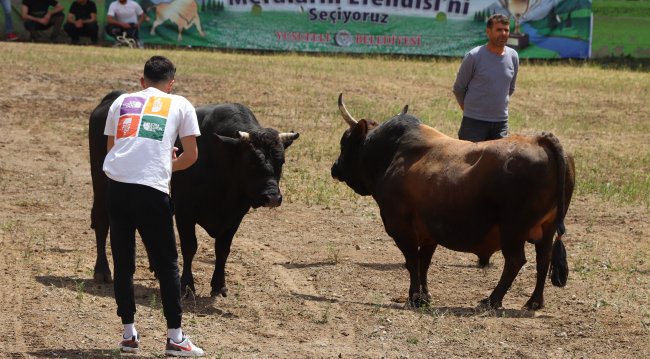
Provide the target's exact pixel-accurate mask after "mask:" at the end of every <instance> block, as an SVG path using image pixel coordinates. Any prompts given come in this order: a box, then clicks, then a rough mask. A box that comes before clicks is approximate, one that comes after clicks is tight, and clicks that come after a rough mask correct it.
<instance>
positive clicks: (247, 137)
mask: <svg viewBox="0 0 650 359" xmlns="http://www.w3.org/2000/svg"><path fill="white" fill-rule="evenodd" d="M237 134H239V139H240V140H242V141H246V142H248V141H250V140H251V135H250V133H248V132H244V131H237Z"/></svg>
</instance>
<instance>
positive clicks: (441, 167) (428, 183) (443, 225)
mask: <svg viewBox="0 0 650 359" xmlns="http://www.w3.org/2000/svg"><path fill="white" fill-rule="evenodd" d="M339 109H340V111H341V114H342V116H343V118H344V120H345V121H346V122H347V123H348V125H349V126H350V128H349V129H347V130H346V131H345V133H344V134H343V137H342V139H341V153H340V156H339V158H338V159H337V160H336V162H335V163H334V165H333V166H332V177H334V178H335V179H338V180H340V181H343V182H345V183H346V184H347V185H348V186H349V187H350V188H352V189H353V190H354V191H355V192H356V193H358V194H360V195H364V196H365V195H371V196H372V197H373V198H374V199H375V201H376V202H377V204H378V206H379V210H380V213H381V218H382V221H383V223H384V227H385V229H386V232H387V233H388V235H390V236H391V237H392V238H393V240H394V241H395V243H396V245H397V247H399V249H400V250H401V252H402V253H403V255H404V257H405V260H406V268H407V269H408V272H409V275H410V287H409V302H410V303H411V304H413V305H415V306H418V305H420V304H423V303H426V302H428V301H429V300H430V298H431V296H430V294H429V289H428V286H427V272H428V269H429V266H430V264H431V258H432V256H433V253H434V251H435V249H436V247H437V245H438V244H440V245H442V246H444V247H446V248H449V249H451V250H454V251H461V252H469V253H474V254H476V255H478V256H479V258H482V259H487V258H489V257H490V255H492V254H493V253H494V252H496V251H499V250H500V251H501V253H502V254H503V256H504V259H505V265H504V268H503V272H502V274H501V278H500V280H499V282H498V284H497V286H496V288H495V289H494V291H493V292H492V293H491V294H490V296H489V297H488V298H486V299H484V300H483V301H482V302H481V304H482V305H484V306H488V307H492V308H498V307H500V306H501V303H502V299H503V297H504V295H505V294H506V292H507V291H508V289H509V288H510V286H511V284H512V282H513V280H514V279H515V277H516V276H517V274H518V272H519V270H520V269H521V267H522V266H523V265H524V263H525V262H526V257H525V252H524V244H525V243H526V242H530V243H533V244H534V245H535V251H536V258H537V281H536V285H535V289H534V291H533V294H532V296H531V297H530V299H529V300H528V302H527V303H526V307H527V308H529V309H538V308H542V307H543V305H544V294H543V293H544V283H545V279H546V276H547V273H548V272H549V267H550V272H551V281H552V283H553V284H554V285H557V286H564V285H565V284H566V280H567V275H568V266H567V262H566V253H565V250H564V245H563V244H562V242H561V240H560V239H561V235H562V234H563V233H564V224H563V220H564V217H565V215H566V212H567V210H568V207H569V202H570V200H571V196H572V194H573V188H574V184H575V166H574V163H573V159H572V157H571V156H569V155H567V154H565V153H564V151H563V149H562V146H561V145H560V143H559V141H558V139H557V138H556V137H555V136H553V135H552V134H548V133H546V134H542V135H540V136H511V137H508V138H505V139H501V140H496V141H488V142H482V143H472V142H467V141H460V140H456V139H453V138H450V137H448V136H446V135H444V134H442V133H441V132H439V131H437V130H435V129H433V128H431V127H429V126H426V125H424V124H422V123H421V122H420V121H419V120H418V119H416V118H415V117H413V116H411V115H408V114H406V112H407V110H408V107H405V108H404V110H403V111H402V112H401V113H400V114H398V115H397V116H395V117H393V118H391V119H390V120H388V121H386V122H385V123H383V124H381V125H378V124H377V123H376V122H374V121H369V120H359V121H357V120H355V119H354V118H353V117H352V116H351V115H350V113H349V112H348V111H347V109H346V108H345V105H344V104H343V102H342V97H339ZM555 232H557V233H558V238H557V239H556V240H555V242H553V236H554V234H555Z"/></svg>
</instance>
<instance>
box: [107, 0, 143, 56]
mask: <svg viewBox="0 0 650 359" xmlns="http://www.w3.org/2000/svg"><path fill="white" fill-rule="evenodd" d="M147 20H148V16H147V14H146V13H145V12H144V11H143V10H142V7H140V5H138V3H137V2H135V1H133V0H117V1H113V2H112V3H111V4H110V5H109V6H108V12H107V13H106V22H107V24H106V33H107V34H109V35H111V36H112V37H114V38H117V37H118V36H121V35H122V34H123V33H126V36H127V37H130V38H132V39H134V40H135V41H136V42H137V43H138V46H139V47H142V43H141V42H140V32H139V29H140V24H142V22H144V21H147Z"/></svg>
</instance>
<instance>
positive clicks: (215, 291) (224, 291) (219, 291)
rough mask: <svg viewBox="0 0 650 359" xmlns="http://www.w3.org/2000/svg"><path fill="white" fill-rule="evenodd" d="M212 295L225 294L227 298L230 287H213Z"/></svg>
mask: <svg viewBox="0 0 650 359" xmlns="http://www.w3.org/2000/svg"><path fill="white" fill-rule="evenodd" d="M210 296H211V297H218V296H223V297H224V298H225V297H227V296H228V288H226V287H221V288H220V289H213V290H212V292H210Z"/></svg>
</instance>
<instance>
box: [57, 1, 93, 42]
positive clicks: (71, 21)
mask: <svg viewBox="0 0 650 359" xmlns="http://www.w3.org/2000/svg"><path fill="white" fill-rule="evenodd" d="M63 30H65V32H67V33H68V36H70V39H72V43H73V44H78V43H79V37H81V36H89V37H90V41H92V43H93V44H96V43H97V32H98V31H99V27H98V26H97V6H95V3H94V2H93V1H92V0H76V1H75V2H73V3H72V5H70V11H69V12H68V21H67V22H66V23H65V25H63Z"/></svg>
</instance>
